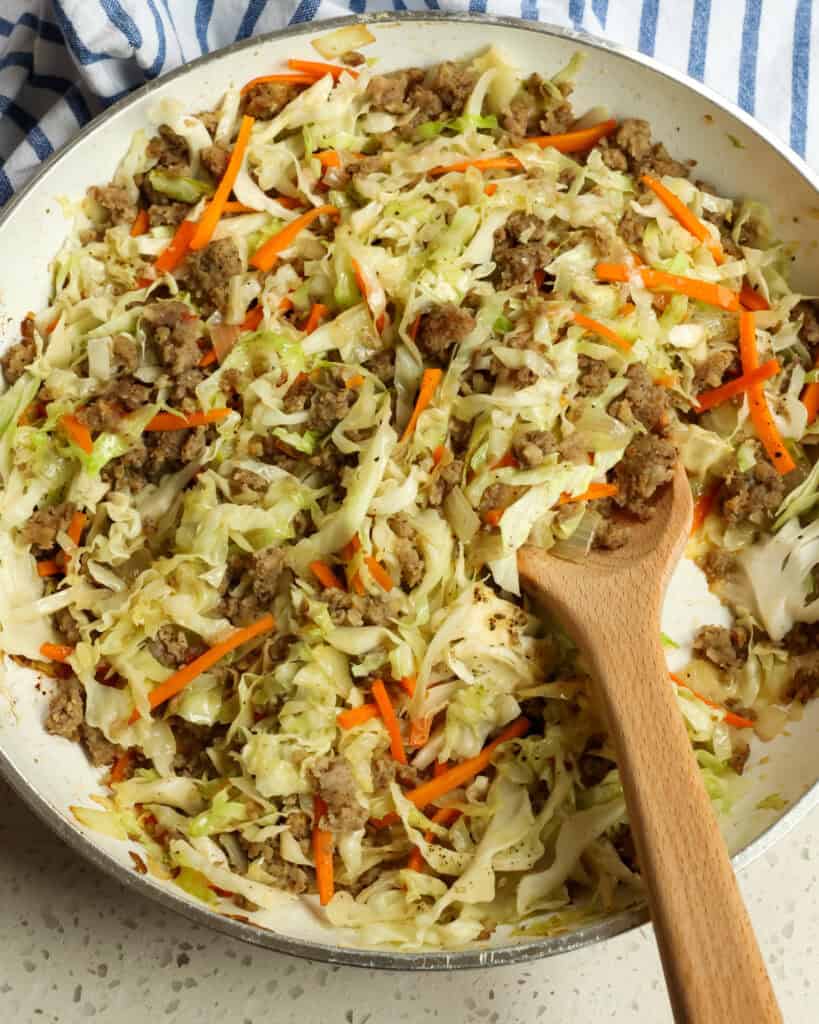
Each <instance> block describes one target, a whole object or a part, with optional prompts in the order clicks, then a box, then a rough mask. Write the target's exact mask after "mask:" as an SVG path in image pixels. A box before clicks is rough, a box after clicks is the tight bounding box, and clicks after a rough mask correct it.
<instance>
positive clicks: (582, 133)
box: [525, 118, 617, 153]
mask: <svg viewBox="0 0 819 1024" xmlns="http://www.w3.org/2000/svg"><path fill="white" fill-rule="evenodd" d="M616 127H617V122H616V121H615V120H614V119H613V118H612V119H611V120H609V121H601V122H600V124H593V125H590V126H589V127H588V128H579V129H578V130H577V131H574V132H564V133H562V134H560V135H531V136H529V138H527V139H526V140H525V141H526V142H534V144H535V145H536V146H541V147H542V148H544V149H545V148H546V147H547V146H548V147H550V148H551V149H556V150H558V151H559V152H561V153H580V152H582V151H583V150H584V149H591V148H592V146H593V145H594V144H595V142H598V141H599V140H600V139H602V138H603V136H605V135H611V133H612V132H613V131H614V130H615V128H616Z"/></svg>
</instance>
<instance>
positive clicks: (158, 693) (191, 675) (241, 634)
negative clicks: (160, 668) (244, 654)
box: [129, 615, 276, 723]
mask: <svg viewBox="0 0 819 1024" xmlns="http://www.w3.org/2000/svg"><path fill="white" fill-rule="evenodd" d="M275 628H276V620H275V619H274V618H273V616H272V615H263V616H262V617H261V618H260V619H257V620H256V621H255V622H254V623H253V624H252V625H250V626H245V627H244V628H242V629H237V630H234V631H233V633H231V634H230V636H229V637H228V638H227V639H226V640H222V641H221V642H220V643H218V644H214V645H213V647H211V648H209V649H208V650H207V651H205V653H204V654H200V655H199V657H198V658H194V660H193V661H190V662H188V664H187V665H183V667H182V668H180V669H179V670H178V671H176V672H174V673H172V674H171V675H170V676H168V678H167V679H166V680H165V682H164V683H160V684H159V686H155V687H154V688H153V690H151V692H150V693H149V694H148V703H149V704H150V705H151V709H152V710H153V708H158V707H159V705H160V704H164V703H165V701H166V700H170V699H171V697H175V696H176V695H177V693H180V692H181V691H182V690H184V689H185V687H186V686H187V685H188V683H191V682H193V680H194V679H196V677H197V676H200V675H201V674H202V673H203V672H207V670H208V669H209V668H212V667H213V666H214V665H215V664H216V663H217V661H221V660H222V658H224V657H225V656H226V655H228V654H230V652H231V651H235V650H236V648H237V647H241V646H242V644H246V643H247V642H248V641H249V640H253V639H254V638H255V637H257V636H260V635H261V634H262V633H269V632H270V630H271V629H275ZM138 718H139V711H138V710H137V709H136V708H135V709H134V711H133V713H132V714H131V717H130V719H129V723H133V722H135V721H137V719H138Z"/></svg>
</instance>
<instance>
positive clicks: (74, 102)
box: [63, 85, 91, 128]
mask: <svg viewBox="0 0 819 1024" xmlns="http://www.w3.org/2000/svg"><path fill="white" fill-rule="evenodd" d="M63 99H64V100H65V102H66V104H67V106H68V109H69V110H70V111H71V113H72V114H73V115H74V117H75V118H76V120H77V124H78V125H79V126H80V128H82V127H83V125H86V124H88V122H89V121H90V120H91V111H90V110H89V109H88V104H87V103H86V102H85V97H84V96H83V94H82V93H81V92H80V90H79V89H78V88H77V86H76V85H72V86H71V88H70V89H69V90H68V92H67V93H66V94H65V96H64V97H63Z"/></svg>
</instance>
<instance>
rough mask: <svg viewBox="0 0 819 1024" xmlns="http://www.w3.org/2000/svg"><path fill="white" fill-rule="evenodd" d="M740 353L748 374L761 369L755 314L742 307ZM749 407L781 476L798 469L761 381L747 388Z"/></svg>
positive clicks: (759, 436) (755, 426) (757, 428)
mask: <svg viewBox="0 0 819 1024" xmlns="http://www.w3.org/2000/svg"><path fill="white" fill-rule="evenodd" d="M739 355H740V359H741V361H742V372H743V374H744V375H745V376H747V375H748V374H750V373H752V372H753V371H754V370H756V369H758V368H759V352H758V350H757V347H756V315H755V314H754V313H751V312H749V311H748V310H743V311H742V312H741V313H740V314H739ZM748 406H749V409H750V413H751V422H752V423H753V425H754V430H755V431H756V434H757V437H758V438H759V440H760V441H761V442H762V447H763V448H764V449H765V451H766V452H767V453H768V458H769V459H770V460H771V462H772V463H773V466H774V469H775V470H776V471H777V473H779V474H780V475H781V476H784V475H785V474H786V473H790V472H791V470H793V469H795V468H796V463H795V462H794V461H793V459H792V458H791V455H790V452H789V451H788V449H787V448H786V447H785V444H784V442H783V440H782V437H781V436H780V434H779V431H778V429H777V427H776V424H775V423H774V419H773V416H772V415H771V410H770V409H769V408H768V402H767V400H766V398H765V392H764V391H763V390H762V384H761V383H760V382H758V381H757V382H755V383H753V384H751V386H750V387H749V388H748Z"/></svg>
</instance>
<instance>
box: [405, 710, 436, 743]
mask: <svg viewBox="0 0 819 1024" xmlns="http://www.w3.org/2000/svg"><path fill="white" fill-rule="evenodd" d="M431 728H432V715H425V716H424V717H423V718H416V719H414V720H413V721H411V722H410V732H409V745H410V746H411V747H423V745H424V744H425V743H426V742H427V740H428V739H429V731H430V729H431Z"/></svg>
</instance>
